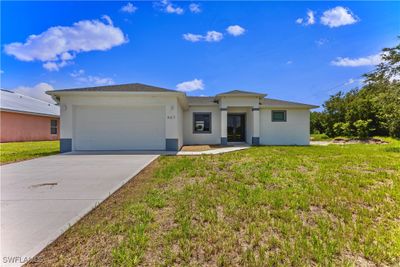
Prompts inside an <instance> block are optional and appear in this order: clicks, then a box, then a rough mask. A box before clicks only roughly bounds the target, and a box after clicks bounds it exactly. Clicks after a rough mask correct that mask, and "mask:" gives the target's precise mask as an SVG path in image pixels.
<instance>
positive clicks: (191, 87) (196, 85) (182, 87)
mask: <svg viewBox="0 0 400 267" xmlns="http://www.w3.org/2000/svg"><path fill="white" fill-rule="evenodd" d="M176 89H177V90H178V91H182V92H192V91H196V90H203V89H204V83H203V80H199V79H194V80H192V81H186V82H182V83H179V84H177V85H176Z"/></svg>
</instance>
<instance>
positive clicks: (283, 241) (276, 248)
mask: <svg viewBox="0 0 400 267" xmlns="http://www.w3.org/2000/svg"><path fill="white" fill-rule="evenodd" d="M399 262H400V142H399V141H396V140H391V143H390V144H388V145H365V144H356V145H342V146H338V145H329V146H310V147H285V146H282V147H273V146H271V147H253V148H250V149H247V150H242V151H238V152H233V153H227V154H222V155H202V156H197V157H176V156H163V157H161V158H159V159H158V160H157V161H155V162H153V163H152V164H151V165H150V166H148V167H147V168H146V169H145V170H143V171H142V172H141V173H140V174H139V175H138V176H136V177H135V179H132V180H131V181H130V182H129V183H127V184H126V185H125V186H124V187H123V188H121V189H120V190H119V191H117V192H116V193H115V194H114V195H112V196H111V197H110V198H109V199H107V200H106V201H105V202H104V203H103V204H101V205H100V206H99V207H97V208H96V209H95V210H93V211H92V212H91V213H90V214H89V215H88V216H86V217H84V218H83V219H82V220H81V221H80V222H78V223H77V224H76V225H74V226H72V227H71V228H70V229H69V230H68V231H67V232H66V233H65V234H64V235H62V236H61V237H60V238H59V239H57V240H56V241H55V242H54V243H53V244H51V245H50V246H48V247H47V248H46V249H45V250H44V251H43V252H42V253H40V254H39V255H38V256H37V257H35V258H34V259H33V260H32V261H31V262H30V263H29V264H28V266H35V265H36V266H43V265H46V266H57V265H67V266H73V265H85V266H88V265H92V266H106V265H114V266H135V265H147V266H155V265H156V266H159V265H162V266H171V265H180V266H203V265H212V266H265V265H273V266H277V265H286V266H304V265H331V264H332V265H345V266H346V265H348V266H352V265H358V266H366V265H397V264H399Z"/></svg>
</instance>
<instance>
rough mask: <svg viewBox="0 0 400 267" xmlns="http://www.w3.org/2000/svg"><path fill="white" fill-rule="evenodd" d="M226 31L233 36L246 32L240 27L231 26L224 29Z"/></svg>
mask: <svg viewBox="0 0 400 267" xmlns="http://www.w3.org/2000/svg"><path fill="white" fill-rule="evenodd" d="M226 31H227V32H228V33H229V34H230V35H233V36H239V35H242V34H244V32H245V31H246V30H245V29H244V28H242V27H240V26H239V25H231V26H229V27H228V28H226Z"/></svg>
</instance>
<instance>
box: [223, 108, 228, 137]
mask: <svg viewBox="0 0 400 267" xmlns="http://www.w3.org/2000/svg"><path fill="white" fill-rule="evenodd" d="M227 129H228V109H227V108H221V145H226V144H228V130H227Z"/></svg>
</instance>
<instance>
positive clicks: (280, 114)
mask: <svg viewBox="0 0 400 267" xmlns="http://www.w3.org/2000/svg"><path fill="white" fill-rule="evenodd" d="M272 121H273V122H276V121H286V110H273V111H272Z"/></svg>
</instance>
